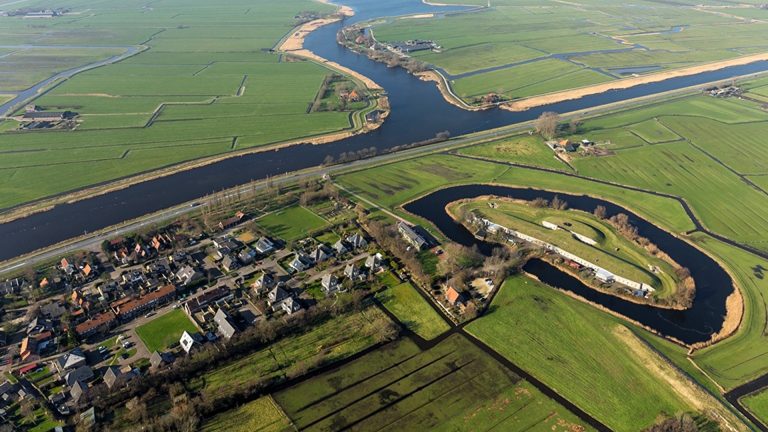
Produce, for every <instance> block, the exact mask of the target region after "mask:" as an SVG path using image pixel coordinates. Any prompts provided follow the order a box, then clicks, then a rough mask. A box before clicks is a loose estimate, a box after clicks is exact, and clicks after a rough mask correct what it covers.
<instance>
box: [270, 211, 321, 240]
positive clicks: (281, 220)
mask: <svg viewBox="0 0 768 432" xmlns="http://www.w3.org/2000/svg"><path fill="white" fill-rule="evenodd" d="M256 223H258V224H259V226H260V227H262V228H264V229H265V230H267V231H269V233H270V234H272V235H275V236H277V237H280V238H281V239H283V240H285V241H292V240H299V239H302V238H304V237H307V236H308V235H309V234H310V233H311V232H313V231H316V230H319V229H321V228H323V227H325V226H327V225H328V223H327V222H326V221H325V220H324V219H323V218H321V217H320V216H318V215H316V214H315V213H313V212H311V211H309V210H307V209H306V208H304V207H302V206H299V205H294V206H291V207H287V208H284V209H282V210H278V211H276V212H273V213H270V214H268V215H266V216H263V217H261V218H259V219H257V221H256Z"/></svg>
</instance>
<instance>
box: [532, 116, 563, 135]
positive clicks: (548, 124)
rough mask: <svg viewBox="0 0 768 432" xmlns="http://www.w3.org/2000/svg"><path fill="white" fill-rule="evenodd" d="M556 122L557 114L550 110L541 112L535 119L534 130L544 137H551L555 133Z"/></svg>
mask: <svg viewBox="0 0 768 432" xmlns="http://www.w3.org/2000/svg"><path fill="white" fill-rule="evenodd" d="M558 123H560V115H559V114H557V113H555V112H551V111H547V112H545V113H542V114H541V115H540V116H539V118H538V119H536V123H535V127H536V132H538V133H539V134H540V135H541V136H542V137H544V138H546V139H552V138H554V137H555V134H556V133H557V125H558Z"/></svg>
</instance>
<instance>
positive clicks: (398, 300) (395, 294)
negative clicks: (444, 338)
mask: <svg viewBox="0 0 768 432" xmlns="http://www.w3.org/2000/svg"><path fill="white" fill-rule="evenodd" d="M416 290H417V288H414V287H413V285H411V284H410V283H409V282H404V283H402V284H399V285H397V286H394V287H391V288H388V289H386V290H385V291H382V292H381V293H379V294H377V295H376V297H378V299H379V300H380V301H381V303H382V304H383V305H384V307H386V308H387V309H388V310H389V311H390V312H392V313H393V314H394V315H395V316H396V317H397V319H398V320H399V321H400V322H402V323H403V324H404V325H405V326H407V327H408V328H409V329H411V330H413V331H414V332H415V333H416V334H417V335H419V336H421V337H423V338H424V339H432V338H435V337H436V336H438V335H440V334H441V333H443V332H445V331H447V330H448V329H449V328H450V326H449V325H448V323H446V322H445V321H444V320H443V319H442V318H441V317H440V315H438V314H437V312H435V311H434V309H432V307H430V306H429V304H427V301H426V300H424V298H422V297H421V296H420V295H419V293H417V292H416Z"/></svg>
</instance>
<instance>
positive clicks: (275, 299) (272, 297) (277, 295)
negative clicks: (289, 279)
mask: <svg viewBox="0 0 768 432" xmlns="http://www.w3.org/2000/svg"><path fill="white" fill-rule="evenodd" d="M287 298H290V295H289V294H288V292H287V291H285V290H284V289H282V288H280V287H275V288H274V289H273V290H272V291H270V292H269V294H267V303H268V304H269V306H273V307H274V306H275V305H276V304H277V303H280V302H282V301H283V300H285V299H287Z"/></svg>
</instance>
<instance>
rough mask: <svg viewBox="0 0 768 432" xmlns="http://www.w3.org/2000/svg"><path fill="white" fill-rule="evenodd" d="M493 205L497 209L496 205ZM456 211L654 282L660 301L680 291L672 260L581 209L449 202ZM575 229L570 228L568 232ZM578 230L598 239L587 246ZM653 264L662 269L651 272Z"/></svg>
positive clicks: (498, 202)
mask: <svg viewBox="0 0 768 432" xmlns="http://www.w3.org/2000/svg"><path fill="white" fill-rule="evenodd" d="M491 203H492V204H493V207H491V206H490V205H491ZM450 207H451V209H452V211H453V214H462V213H475V214H481V215H483V216H484V217H485V218H487V219H489V220H491V221H493V222H494V223H497V224H500V225H502V226H504V227H506V228H510V229H513V230H516V231H519V232H522V233H524V234H527V235H530V236H533V237H535V238H537V239H540V240H543V241H545V242H548V243H550V244H554V245H556V246H558V247H561V248H563V249H565V250H567V251H568V252H571V253H573V254H575V255H577V256H579V257H581V258H583V259H586V260H587V261H590V262H593V263H598V265H600V266H601V267H603V268H605V269H606V270H608V271H610V272H612V273H614V274H616V275H619V276H622V277H625V278H628V279H630V280H633V281H635V282H639V283H644V284H648V285H651V286H652V287H654V288H655V289H656V292H654V293H653V297H654V298H655V299H657V300H658V299H669V298H672V297H674V295H675V293H676V292H677V284H678V282H679V281H678V279H677V277H676V276H674V275H675V270H674V267H673V266H672V264H670V263H668V262H666V261H664V260H662V259H660V258H657V257H654V256H652V255H651V254H650V253H649V252H648V251H646V250H645V249H643V248H642V247H641V246H640V245H638V244H636V243H635V242H633V241H632V240H630V239H629V238H627V237H626V236H624V235H622V234H621V233H619V231H618V230H617V229H616V228H615V227H614V226H612V225H611V224H610V223H608V222H606V221H603V220H600V219H598V218H596V217H595V216H593V215H592V214H589V213H585V212H582V211H577V210H555V209H550V208H535V207H533V206H532V205H531V204H530V203H528V202H515V201H509V200H503V199H477V200H473V201H467V202H464V203H461V204H454V205H452V206H450ZM544 222H548V223H553V224H556V225H557V226H558V227H560V229H558V230H556V231H555V230H552V229H549V228H547V227H545V226H543V223H544ZM566 230H570V231H566ZM571 232H576V233H578V234H579V235H582V236H584V237H586V238H589V239H591V240H592V241H594V242H596V244H595V245H588V244H586V243H584V242H582V241H580V240H578V239H576V238H575V237H574V236H573V234H571ZM651 266H654V267H657V268H659V269H660V271H659V272H652V271H650V270H648V269H649V268H650V267H651Z"/></svg>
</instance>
